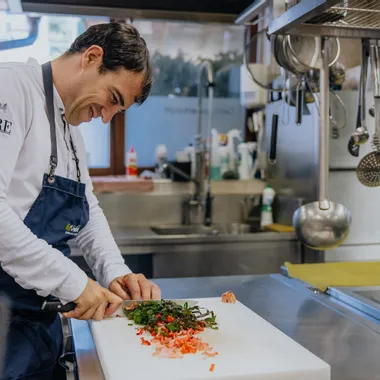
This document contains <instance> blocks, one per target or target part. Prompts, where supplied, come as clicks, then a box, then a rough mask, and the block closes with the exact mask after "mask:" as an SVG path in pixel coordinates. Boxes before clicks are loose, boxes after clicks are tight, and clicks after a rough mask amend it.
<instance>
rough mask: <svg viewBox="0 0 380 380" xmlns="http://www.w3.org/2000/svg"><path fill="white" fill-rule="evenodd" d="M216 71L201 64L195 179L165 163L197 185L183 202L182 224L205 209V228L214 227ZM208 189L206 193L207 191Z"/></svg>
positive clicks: (207, 62) (206, 63) (209, 64)
mask: <svg viewBox="0 0 380 380" xmlns="http://www.w3.org/2000/svg"><path fill="white" fill-rule="evenodd" d="M204 86H207V89H208V104H209V107H208V108H209V110H208V111H209V112H208V131H207V132H208V136H209V138H210V144H209V148H208V155H209V162H210V164H209V170H208V176H207V182H206V180H205V153H206V146H205V143H204V141H203V138H202V100H203V91H204ZM214 86H215V82H214V70H213V67H212V64H211V62H210V61H204V62H203V63H202V64H201V68H200V73H199V87H198V128H197V134H196V136H195V168H196V169H195V178H191V177H190V176H189V175H187V174H186V173H184V172H183V171H182V170H180V169H178V168H176V167H175V166H173V165H171V164H169V163H165V164H164V165H163V168H164V169H169V170H171V171H172V172H175V173H176V174H178V175H180V176H181V177H183V178H185V179H187V180H190V181H192V182H193V183H194V184H195V191H194V193H193V195H192V197H190V198H186V199H185V200H184V202H183V209H182V213H183V214H182V224H190V223H191V220H190V219H191V218H190V211H191V209H193V208H197V209H198V207H202V208H203V207H204V215H203V224H204V225H205V226H211V225H212V200H213V197H212V195H211V128H212V120H213V100H214ZM205 187H206V191H205Z"/></svg>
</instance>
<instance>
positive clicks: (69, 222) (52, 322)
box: [0, 62, 89, 380]
mask: <svg viewBox="0 0 380 380" xmlns="http://www.w3.org/2000/svg"><path fill="white" fill-rule="evenodd" d="M42 73H43V82H44V90H45V98H46V107H47V116H48V119H49V124H50V138H51V156H50V171H49V174H45V175H44V176H43V179H42V181H43V182H42V190H41V192H40V194H39V195H38V197H37V199H36V200H35V202H34V203H33V205H32V207H31V208H30V210H29V212H28V214H27V216H26V217H25V219H24V223H25V225H26V226H27V227H29V228H30V229H31V231H32V232H33V233H34V234H35V235H36V236H37V237H38V238H40V239H43V240H45V241H46V242H47V243H49V244H51V245H52V246H53V247H54V248H56V249H58V250H60V251H61V252H62V254H63V255H65V256H69V254H70V248H69V246H68V244H67V243H68V241H69V240H70V239H72V238H74V237H75V235H76V234H77V233H78V232H79V230H81V229H82V228H83V227H84V226H85V225H86V224H87V222H88V220H89V207H88V203H87V200H86V196H85V184H83V183H80V171H79V161H78V159H77V155H76V151H75V147H74V143H73V140H72V138H71V135H70V145H71V149H72V150H73V155H74V159H75V161H76V165H77V177H78V178H77V179H78V181H74V180H70V179H67V178H63V177H59V176H57V175H55V169H56V167H57V164H58V155H57V139H56V129H55V118H54V97H53V78H52V68H51V63H50V62H47V63H45V64H44V65H43V66H42ZM46 269H47V271H48V269H49V268H46ZM0 293H5V295H6V296H8V297H9V298H10V300H11V306H12V319H11V323H10V329H9V332H8V335H7V342H6V352H5V358H4V373H3V375H2V376H0V378H1V379H2V380H3V379H4V380H15V379H23V380H45V379H46V380H50V379H54V380H58V378H59V377H60V376H61V375H64V371H63V372H62V369H61V368H60V366H59V365H57V361H58V359H59V356H60V355H61V350H62V340H63V337H62V328H61V322H60V318H59V315H58V314H57V313H55V312H41V306H42V303H43V302H44V301H45V300H46V299H45V298H43V297H40V296H39V295H38V294H37V293H36V292H35V291H34V290H27V289H24V288H22V287H21V286H20V285H18V284H17V283H16V281H15V280H14V279H13V277H11V276H10V275H8V274H7V273H6V272H4V271H3V270H2V269H0ZM48 299H53V297H51V296H49V297H48ZM58 374H60V375H58Z"/></svg>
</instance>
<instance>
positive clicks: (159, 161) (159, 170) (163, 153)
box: [155, 144, 168, 178]
mask: <svg viewBox="0 0 380 380" xmlns="http://www.w3.org/2000/svg"><path fill="white" fill-rule="evenodd" d="M167 160H168V149H167V147H166V145H163V144H160V145H157V147H156V170H155V172H156V176H157V177H158V178H165V173H164V170H163V167H162V166H163V165H164V164H165V163H166V162H167Z"/></svg>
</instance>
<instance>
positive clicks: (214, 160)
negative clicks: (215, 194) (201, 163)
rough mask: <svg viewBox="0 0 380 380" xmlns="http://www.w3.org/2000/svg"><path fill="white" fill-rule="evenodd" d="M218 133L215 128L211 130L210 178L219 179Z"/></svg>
mask: <svg viewBox="0 0 380 380" xmlns="http://www.w3.org/2000/svg"><path fill="white" fill-rule="evenodd" d="M218 147H219V134H218V132H217V130H216V129H212V130H211V165H210V167H211V169H210V170H211V179H212V180H214V181H215V180H216V181H217V180H220V156H219V149H218Z"/></svg>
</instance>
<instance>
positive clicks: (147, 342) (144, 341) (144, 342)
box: [141, 337, 150, 346]
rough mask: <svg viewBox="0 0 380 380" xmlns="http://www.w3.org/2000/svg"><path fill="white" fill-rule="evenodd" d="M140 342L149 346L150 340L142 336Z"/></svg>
mask: <svg viewBox="0 0 380 380" xmlns="http://www.w3.org/2000/svg"><path fill="white" fill-rule="evenodd" d="M141 344H142V345H144V346H150V342H149V341H148V340H146V339H144V338H143V337H141Z"/></svg>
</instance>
